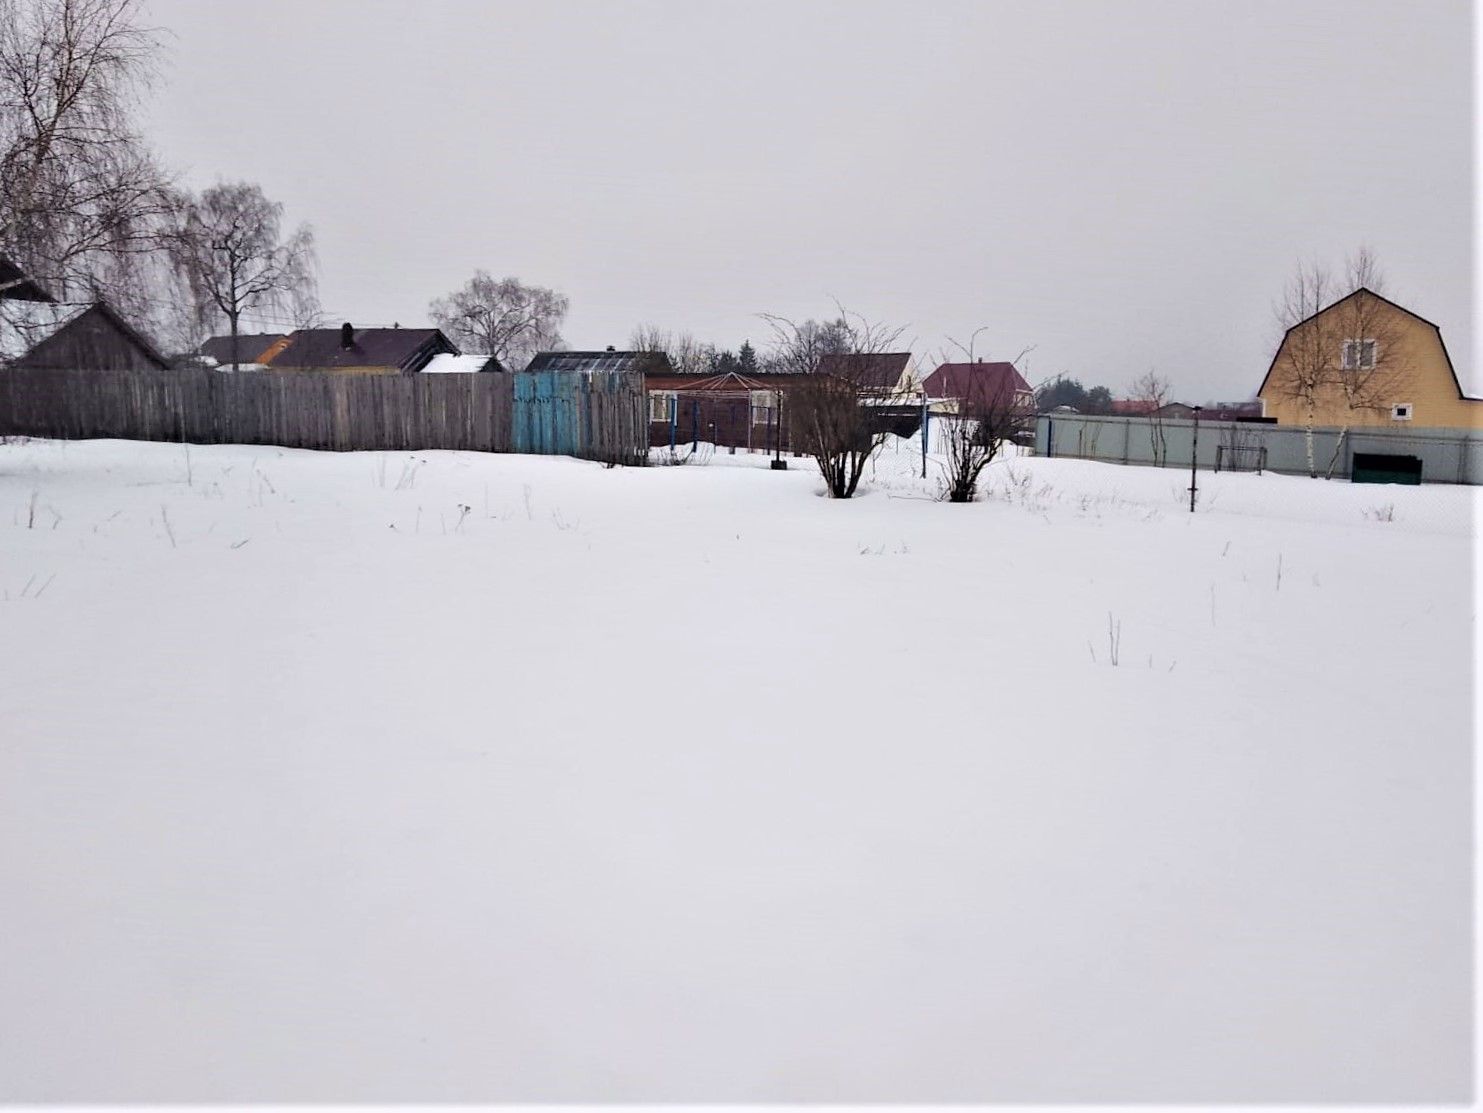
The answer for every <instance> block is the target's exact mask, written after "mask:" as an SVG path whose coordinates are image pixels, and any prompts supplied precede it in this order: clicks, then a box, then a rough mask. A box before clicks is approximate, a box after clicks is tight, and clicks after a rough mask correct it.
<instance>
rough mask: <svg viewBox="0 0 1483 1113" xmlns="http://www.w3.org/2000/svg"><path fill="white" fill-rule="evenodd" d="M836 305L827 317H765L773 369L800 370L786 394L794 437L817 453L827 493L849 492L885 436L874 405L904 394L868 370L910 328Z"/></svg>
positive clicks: (894, 400) (845, 494) (841, 495)
mask: <svg viewBox="0 0 1483 1113" xmlns="http://www.w3.org/2000/svg"><path fill="white" fill-rule="evenodd" d="M837 308H838V310H839V316H838V317H837V318H836V319H835V320H833V321H830V322H827V323H825V324H820V323H818V322H817V321H812V320H808V321H804V322H802V323H796V322H794V321H791V320H789V319H788V318H786V317H779V316H776V315H773V314H767V313H764V314H762V315H761V316H762V319H763V320H764V321H766V322H767V325H768V327H769V328H770V329H771V330H772V335H773V343H772V350H771V352H770V354H769V358H768V364H769V367H770V369H771V370H773V371H782V372H790V373H792V374H795V375H800V376H803V378H802V379H801V380H798V381H797V383H796V385H795V386H793V387H792V388H791V389H790V390H789V391H788V394H787V400H786V405H787V407H788V413H789V423H788V424H789V428H790V430H791V431H792V438H793V443H794V445H795V447H799V448H802V450H803V451H804V452H807V453H808V454H809V455H810V456H812V457H813V458H814V460H815V462H816V463H817V464H818V466H819V472H820V474H821V475H822V476H823V477H824V484H825V486H826V488H827V489H828V492H829V497H830V498H836V499H847V498H850V497H851V496H853V495H854V493H855V491H856V489H857V488H858V487H859V485H860V480H861V478H862V477H863V476H864V474H865V468H866V465H867V464H869V463H870V461H871V459H872V458H873V457H874V456H875V454H876V452H877V451H878V450H879V449H880V446H881V444H882V443H883V442H884V441H885V437H886V432H885V427H884V426H883V424H882V423H881V422H880V421H879V420H878V419H877V413H876V411H877V409H878V408H879V407H882V406H889V405H891V404H892V403H901V402H904V401H905V400H906V399H905V398H904V397H902V396H901V391H900V388H899V387H895V386H883V385H882V384H881V383H879V382H877V381H876V380H875V379H874V378H872V377H871V376H870V374H869V372H870V370H871V368H872V364H873V362H874V358H875V357H880V356H883V355H885V354H886V353H887V352H890V351H892V349H893V348H895V347H896V345H897V343H898V342H899V340H900V338H901V335H902V333H903V332H904V331H905V330H904V329H900V328H891V327H888V326H886V325H882V324H879V323H876V322H871V321H868V320H866V319H865V318H864V317H862V316H860V315H859V314H856V313H851V312H850V311H848V310H846V309H845V308H844V307H843V306H837ZM829 357H842V358H829ZM826 359H827V369H826Z"/></svg>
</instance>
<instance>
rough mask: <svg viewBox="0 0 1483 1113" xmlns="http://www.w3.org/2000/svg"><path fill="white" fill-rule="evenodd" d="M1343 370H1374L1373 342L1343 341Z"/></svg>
mask: <svg viewBox="0 0 1483 1113" xmlns="http://www.w3.org/2000/svg"><path fill="white" fill-rule="evenodd" d="M1344 370H1345V371H1373V370H1375V342H1374V341H1373V340H1346V341H1344Z"/></svg>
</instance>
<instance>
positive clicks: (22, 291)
mask: <svg viewBox="0 0 1483 1113" xmlns="http://www.w3.org/2000/svg"><path fill="white" fill-rule="evenodd" d="M12 282H14V283H15V285H14V286H12V285H11V283H12ZM0 298H10V299H11V300H12V301H46V302H52V301H56V300H57V299H56V298H54V297H52V296H51V295H50V294H48V293H47V292H46V291H45V290H44V289H42V288H41V286H40V285H38V284H37V282H36V280H35V279H34V278H28V277H26V272H25V271H23V270H21V268H20V267H18V266H16V265H15V264H14V263H12V262H11V261H10V260H9V259H7V258H6V257H5V256H3V255H0Z"/></svg>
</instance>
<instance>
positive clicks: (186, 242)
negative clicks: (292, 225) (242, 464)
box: [172, 182, 317, 371]
mask: <svg viewBox="0 0 1483 1113" xmlns="http://www.w3.org/2000/svg"><path fill="white" fill-rule="evenodd" d="M172 243H173V248H174V253H175V258H176V261H177V265H178V267H179V270H180V273H181V274H182V275H183V276H184V277H185V280H186V283H187V284H188V287H189V289H190V290H191V291H192V293H193V295H194V300H195V305H196V307H197V312H198V314H199V317H200V319H201V321H202V322H203V323H206V322H209V321H210V320H211V319H212V318H225V320H226V322H227V326H228V328H229V330H230V332H231V337H232V370H233V371H236V370H238V368H239V366H240V363H241V361H240V358H239V356H238V351H237V337H238V335H239V333H240V325H241V320H242V317H243V316H244V315H246V316H248V317H251V316H252V314H253V313H255V312H261V311H263V310H267V309H277V310H281V311H284V312H287V313H290V314H292V315H294V316H295V317H296V318H301V317H304V316H312V315H314V314H315V313H316V311H317V298H316V294H315V274H314V271H315V254H314V233H313V231H312V230H311V229H310V228H309V227H308V225H300V226H299V227H298V228H297V229H295V230H294V231H293V232H291V233H289V234H288V235H287V236H285V235H284V232H283V205H282V204H280V203H279V202H277V201H270V200H268V198H267V197H266V196H264V194H263V191H262V188H261V187H260V186H257V185H254V184H252V183H250V182H224V183H222V184H220V185H215V186H212V187H211V188H210V189H207V190H204V191H203V192H202V193H201V195H200V196H199V197H191V196H185V197H184V198H182V203H181V207H180V211H179V214H178V224H177V227H176V231H175V235H174V238H173V241H172Z"/></svg>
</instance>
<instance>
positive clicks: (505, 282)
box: [428, 270, 570, 370]
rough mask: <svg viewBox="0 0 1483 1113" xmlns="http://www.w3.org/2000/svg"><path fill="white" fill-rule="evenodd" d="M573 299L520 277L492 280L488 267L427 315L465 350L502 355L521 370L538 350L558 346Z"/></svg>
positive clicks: (437, 302)
mask: <svg viewBox="0 0 1483 1113" xmlns="http://www.w3.org/2000/svg"><path fill="white" fill-rule="evenodd" d="M568 308H570V303H569V302H568V300H567V299H566V297H565V296H564V295H562V294H558V293H557V292H556V291H555V290H548V289H547V288H546V287H544V286H527V285H525V284H524V283H523V282H521V281H520V280H519V279H518V278H500V279H495V278H492V277H491V276H490V274H489V272H488V271H484V270H480V271H475V272H474V277H473V278H471V279H469V281H468V282H467V283H465V284H464V286H463V287H462V289H459V290H455V291H454V292H453V293H451V294H449V295H448V296H447V297H442V298H437V299H436V300H434V301H433V302H432V304H431V305H429V307H428V315H429V316H431V317H432V319H433V321H434V322H435V323H436V324H437V326H438V327H439V328H441V329H442V330H443V331H444V332H445V333H447V334H448V338H449V339H450V340H452V341H453V342H454V343H455V344H457V345H458V346H459V347H460V348H463V349H464V350H465V351H473V352H478V353H480V354H483V355H492V356H496V357H498V359H499V361H500V363H501V364H502V365H504V366H505V367H508V368H510V369H511V370H519V369H521V368H523V367H524V366H525V365H526V364H527V363H529V362H530V360H531V357H532V356H534V355H535V354H536V353H537V352H539V351H547V350H550V349H553V348H560V347H561V345H562V339H561V324H562V322H563V321H564V320H565V319H566V313H567V310H568Z"/></svg>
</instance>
